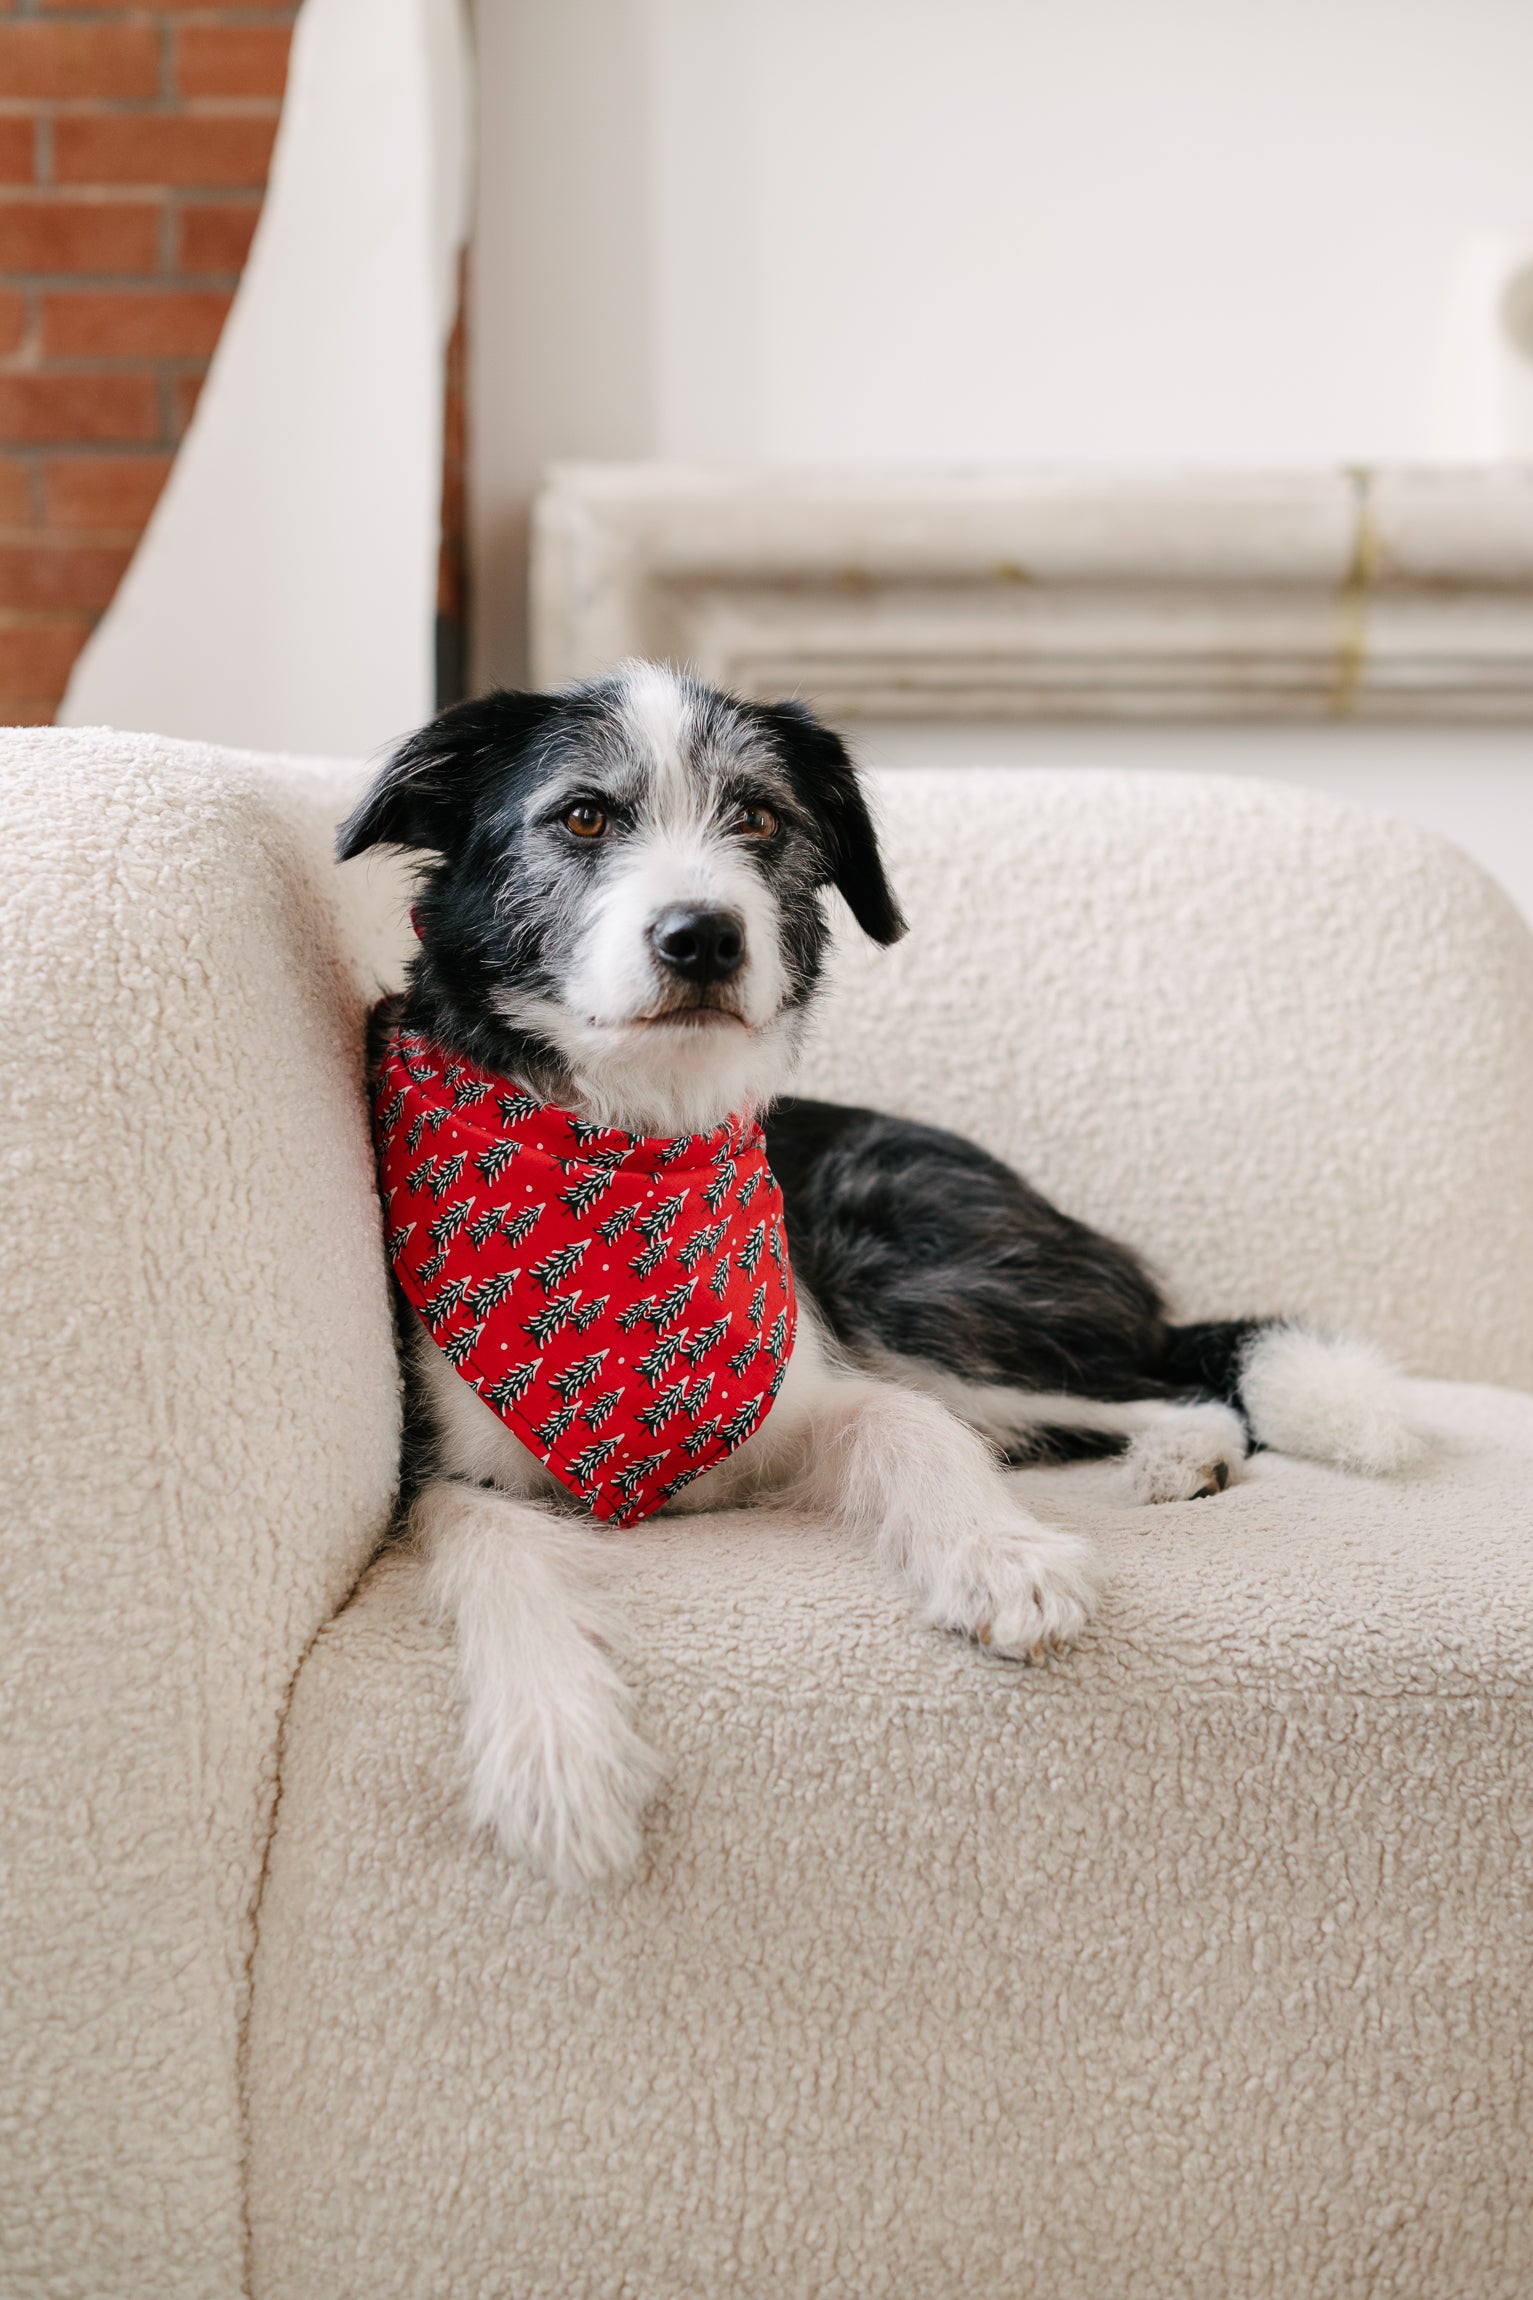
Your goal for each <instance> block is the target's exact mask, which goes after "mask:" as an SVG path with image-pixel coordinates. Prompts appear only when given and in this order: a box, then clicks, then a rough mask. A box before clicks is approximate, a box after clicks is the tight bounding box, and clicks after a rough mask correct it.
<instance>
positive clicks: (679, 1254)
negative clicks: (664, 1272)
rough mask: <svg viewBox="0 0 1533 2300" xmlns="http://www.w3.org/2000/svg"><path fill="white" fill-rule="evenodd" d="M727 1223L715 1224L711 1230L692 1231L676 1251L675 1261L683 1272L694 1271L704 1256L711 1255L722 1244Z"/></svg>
mask: <svg viewBox="0 0 1533 2300" xmlns="http://www.w3.org/2000/svg"><path fill="white" fill-rule="evenodd" d="M728 1228H729V1224H728V1223H727V1222H715V1223H714V1225H713V1228H712V1229H711V1230H694V1231H693V1233H692V1235H691V1237H690V1238H689V1239H688V1240H687V1242H686V1244H685V1245H684V1246H678V1247H677V1249H676V1259H677V1261H678V1262H679V1263H680V1264H681V1266H682V1268H683V1269H684V1270H695V1269H696V1268H697V1265H698V1263H699V1262H700V1261H701V1260H702V1258H703V1256H704V1255H705V1254H711V1253H712V1252H713V1250H714V1248H715V1247H716V1246H721V1245H722V1244H723V1242H724V1233H725V1231H726V1230H727V1229H728Z"/></svg>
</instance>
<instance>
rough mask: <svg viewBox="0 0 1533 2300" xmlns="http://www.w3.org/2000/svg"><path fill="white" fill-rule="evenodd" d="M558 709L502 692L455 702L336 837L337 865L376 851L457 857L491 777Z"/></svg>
mask: <svg viewBox="0 0 1533 2300" xmlns="http://www.w3.org/2000/svg"><path fill="white" fill-rule="evenodd" d="M556 704H557V698H556V697H554V696H552V695H517V694H510V693H507V692H505V691H504V690H497V691H495V692H493V693H491V694H488V695H476V696H474V697H473V699H472V700H471V701H469V702H466V703H454V704H453V706H452V708H451V710H449V711H443V712H441V713H440V714H439V715H438V717H436V718H434V719H432V720H431V721H430V723H429V724H428V725H427V726H424V727H420V728H418V729H417V730H416V732H415V733H414V734H413V735H409V736H407V737H406V739H405V740H404V742H402V743H401V744H400V746H399V748H398V750H397V751H395V752H394V754H393V756H392V758H390V759H389V761H388V763H387V764H386V766H385V767H384V768H383V770H382V772H381V773H380V774H379V776H378V778H377V780H376V781H375V782H374V784H373V786H372V789H371V790H370V791H369V792H368V794H367V796H366V797H365V798H364V799H363V800H362V802H361V804H360V805H359V806H357V807H356V808H355V809H354V810H353V811H352V813H351V814H349V815H348V816H347V818H346V820H345V821H344V822H343V823H342V825H341V827H340V829H339V830H338V831H337V832H336V834H335V853H336V860H337V861H338V862H350V860H351V858H352V856H353V855H359V854H365V853H366V852H367V849H368V848H369V847H376V846H394V847H424V848H427V849H429V850H430V851H432V852H433V853H436V854H444V855H445V854H451V853H452V852H453V850H454V849H455V848H456V847H457V846H458V845H460V844H461V842H462V841H463V839H464V838H466V837H467V835H468V831H469V827H470V825H471V823H472V822H473V818H474V808H475V806H476V804H477V803H478V801H479V799H480V798H481V796H482V795H483V793H484V791H485V789H486V787H487V785H488V783H489V780H490V776H491V773H492V771H493V770H494V769H495V768H496V767H504V766H506V765H507V764H508V763H509V762H510V761H511V760H512V759H514V758H515V756H516V754H517V752H518V751H519V750H520V748H521V747H522V745H523V744H524V743H525V742H526V741H527V740H528V738H529V737H530V736H532V735H535V734H536V733H537V731H538V729H539V728H540V727H542V726H543V725H544V724H545V723H546V721H547V719H548V718H549V715H550V714H551V712H552V711H553V710H554V709H555V708H556Z"/></svg>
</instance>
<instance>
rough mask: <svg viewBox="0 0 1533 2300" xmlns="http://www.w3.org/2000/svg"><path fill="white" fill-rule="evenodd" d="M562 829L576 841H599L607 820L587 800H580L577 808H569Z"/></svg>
mask: <svg viewBox="0 0 1533 2300" xmlns="http://www.w3.org/2000/svg"><path fill="white" fill-rule="evenodd" d="M564 827H565V829H566V830H567V831H571V832H573V833H574V835H575V837H576V838H577V839H599V838H600V837H601V835H602V832H603V831H604V830H605V829H606V827H607V818H606V816H605V815H604V814H603V813H602V810H601V808H600V807H593V806H592V804H591V802H590V800H589V799H582V801H581V803H580V805H579V806H578V807H571V808H570V811H569V813H568V814H567V815H566V816H565V818H564Z"/></svg>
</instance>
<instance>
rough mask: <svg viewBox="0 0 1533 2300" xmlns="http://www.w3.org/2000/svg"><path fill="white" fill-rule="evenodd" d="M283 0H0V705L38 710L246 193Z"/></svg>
mask: <svg viewBox="0 0 1533 2300" xmlns="http://www.w3.org/2000/svg"><path fill="white" fill-rule="evenodd" d="M296 13H297V8H296V0H275V4H266V0H252V4H251V5H249V6H217V5H203V4H202V0H0V720H4V721H9V722H13V723H14V722H17V721H22V722H26V723H40V722H43V721H46V720H48V719H51V718H52V716H53V714H54V711H55V710H56V708H57V706H58V702H59V699H60V697H61V696H62V694H63V692H64V685H65V681H66V680H67V678H68V676H69V669H70V665H71V664H72V663H73V661H74V659H75V656H76V655H77V654H78V653H79V651H80V648H81V647H82V646H83V644H84V642H85V639H86V636H87V634H88V633H89V631H90V629H91V626H92V624H93V623H94V622H95V621H96V619H97V617H98V616H99V615H100V613H101V611H102V609H103V608H104V607H105V606H106V604H107V602H108V601H109V600H110V598H111V596H112V593H113V591H114V590H115V588H116V586H117V582H118V579H119V577H120V576H121V574H122V571H123V569H124V568H125V567H126V565H127V563H128V559H129V556H130V554H131V552H132V549H133V545H134V543H135V542H136V541H137V539H138V537H139V535H140V533H141V532H142V530H143V527H144V523H145V521H146V520H147V519H148V517H149V513H150V511H151V510H152V508H153V506H154V500H155V497H156V496H157V495H158V493H159V491H160V488H161V486H162V484H163V482H164V479H165V474H166V473H167V471H168V470H169V469H170V461H171V457H172V455H173V454H174V452H175V447H176V442H177V441H178V440H179V439H180V437H181V434H182V432H183V431H184V430H185V428H186V424H187V421H188V418H189V417H190V415H191V411H192V408H193V406H194V404H195V402H196V398H197V392H198V389H199V387H200V385H201V382H202V378H203V376H204V374H205V373H206V371H207V364H208V360H209V357H210V355H211V353H212V350H213V346H214V344H215V343H216V342H217V340H218V332H219V329H220V328H221V327H222V325H223V320H224V314H225V312H226V311H227V310H228V308H229V301H230V297H231V296H232V294H233V291H234V288H235V285H236V283H237V281H238V279H239V274H240V269H241V266H242V265H243V263H244V260H245V254H246V250H247V249H248V247H249V245H250V236H251V233H252V231H253V230H254V227H255V220H256V216H257V214H258V213H259V210H260V202H261V194H262V191H263V189H264V187H265V183H266V170H267V165H268V162H269V159H270V156H271V146H272V139H273V136H274V134H275V132H276V125H277V113H278V111H279V109H280V106H281V99H282V87H283V81H284V78H285V75H286V70H287V48H288V38H289V34H290V31H291V27H292V20H293V17H294V15H295V14H296Z"/></svg>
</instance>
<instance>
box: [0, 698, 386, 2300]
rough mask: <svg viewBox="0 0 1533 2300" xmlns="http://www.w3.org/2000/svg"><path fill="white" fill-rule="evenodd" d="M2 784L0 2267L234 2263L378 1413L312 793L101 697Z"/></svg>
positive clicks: (345, 1044)
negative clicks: (264, 2060)
mask: <svg viewBox="0 0 1533 2300" xmlns="http://www.w3.org/2000/svg"><path fill="white" fill-rule="evenodd" d="M352 779H353V780H354V774H353V777H352ZM0 790H3V794H4V820H5V837H6V853H5V867H4V871H3V873H0V965H3V970H4V971H3V981H4V1015H5V1029H4V1034H3V1041H0V1067H3V1072H4V1084H3V1098H0V1111H3V1137H0V1175H3V1189H4V1204H3V1210H0V1250H3V1254H4V1278H3V1290H4V1302H5V1357H4V1380H5V1433H6V1434H5V1444H4V1447H3V1448H0V1479H3V1481H4V1503H3V1510H0V1590H3V1612H4V1623H5V1628H4V1634H3V1638H0V1736H3V1758H0V1764H3V1772H4V1784H5V1785H4V1818H3V1838H4V1858H3V1873H0V2290H3V2291H4V2293H5V2294H6V2295H7V2300H33V2296H39V2300H40V2296H44V2295H46V2296H48V2300H111V2296H112V2295H118V2294H121V2295H124V2296H126V2295H132V2296H133V2300H146V2296H147V2295H150V2294H153V2295H155V2300H161V2296H166V2300H169V2296H172V2295H177V2296H178V2295H183V2294H184V2295H194V2294H195V2295H214V2294H217V2295H220V2296H222V2295H231V2294H234V2293H236V2292H238V2291H239V2290H240V2288H241V2282H242V2256H243V2247H244V2227H243V2210H242V2198H241V2150H242V2136H241V2117H240V2106H239V2092H238V2073H237V2061H238V2053H239V2049H240V2040H241V2027H242V2021H243V2017H244V2010H245V1993H246V1976H247V1971H248V1960H249V1952H250V1944H251V1938H252V1912H253V1907H254V1902H255V1897H256V1892H257V1887H258V1884H259V1881H260V1876H261V1869H262V1862H263V1858H264V1854H265V1847H266V1840H267V1835H268V1828H269V1819H270V1812H271V1806H272V1798H273V1791H274V1787H275V1772H276V1749H277V1735H278V1728H279V1723H280V1719H281V1715H282V1712H283V1709H284V1707H285V1704H286V1700H287V1695H288V1689H289V1685H290V1683H291V1680H292V1676H293V1672H294V1670H295V1668H296V1666H297V1664H298V1661H299V1658H300V1656H301V1654H302V1653H303V1651H304V1648H305V1646H306V1645H307V1643H308V1641H309V1639H310V1638H311V1637H312V1635H313V1634H314V1632H315V1630H316V1629H317V1628H318V1627H319V1626H320V1625H321V1623H323V1622H324V1621H326V1620H327V1619H328V1618H329V1617H330V1616H331V1615H332V1614H333V1613H334V1611H335V1609H336V1607H337V1605H338V1604H339V1603H340V1602H341V1601H342V1600H343V1599H344V1598H345V1596H346V1595H347V1593H348V1591H349V1590H350V1588H351V1587H352V1585H353V1583H354V1582H355V1579H356V1577H357V1574H358V1573H359V1571H360V1570H361V1568H362V1567H363V1565H364V1564H365V1562H366V1560H367V1558H368V1556H369V1554H370V1552H371V1550H372V1548H373V1547H374V1545H375V1543H376V1540H377V1537H378V1534H379V1530H380V1528H381V1526H382V1525H383V1523H384V1522H385V1519H386V1515H387V1512H388V1509H389V1506H390V1500H391V1494H392V1489H393V1484H394V1478H395V1462H396V1452H397V1433H398V1401H397V1383H396V1374H395V1363H394V1351H393V1343H392V1332H391V1321H390V1316H389V1309H388V1301H387V1294H386V1289H385V1286H384V1281H383V1274H382V1265H381V1260H380V1250H379V1229H378V1217H377V1211H376V1205H375V1201H374V1195H373V1188H372V1159H371V1154H370V1146H369V1141H368V1126H367V1113H366V1107H365V1102H364V1098H363V1093H362V1082H361V1077H360V1067H359V1065H360V1047H361V1033H362V1000H361V995H360V991H359V989H358V987H357V986H356V985H355V983H354V981H353V979H352V961H351V958H350V955H349V953H347V952H346V951H345V950H344V949H343V944H342V941H341V937H340V932H339V925H338V913H337V911H336V908H335V905H334V901H333V882H332V873H331V872H330V871H329V870H328V868H326V869H323V870H322V869H321V868H320V867H319V852H320V840H321V836H322V829H321V826H322V825H327V824H328V823H329V822H332V821H333V820H334V813H335V804H334V803H333V797H332V792H331V784H330V782H327V780H326V778H325V775H324V773H323V772H322V771H318V770H316V771H315V772H314V773H309V772H307V771H306V770H303V769H301V768H294V769H291V770H282V771H280V772H279V771H277V770H274V769H272V768H271V767H270V766H269V765H263V764H260V763H258V762H255V761H252V760H249V759H240V758H236V757H231V756H230V755H229V754H227V753H218V752H213V751H208V750H205V749H201V748H198V747H196V746H192V745H180V744H166V743H159V742H151V741H147V740H140V739H130V738H127V737H122V736H115V735H102V734H101V733H99V732H96V733H72V734H67V735H65V734H56V733H17V734H11V735H7V736H6V737H4V738H3V741H0Z"/></svg>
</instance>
